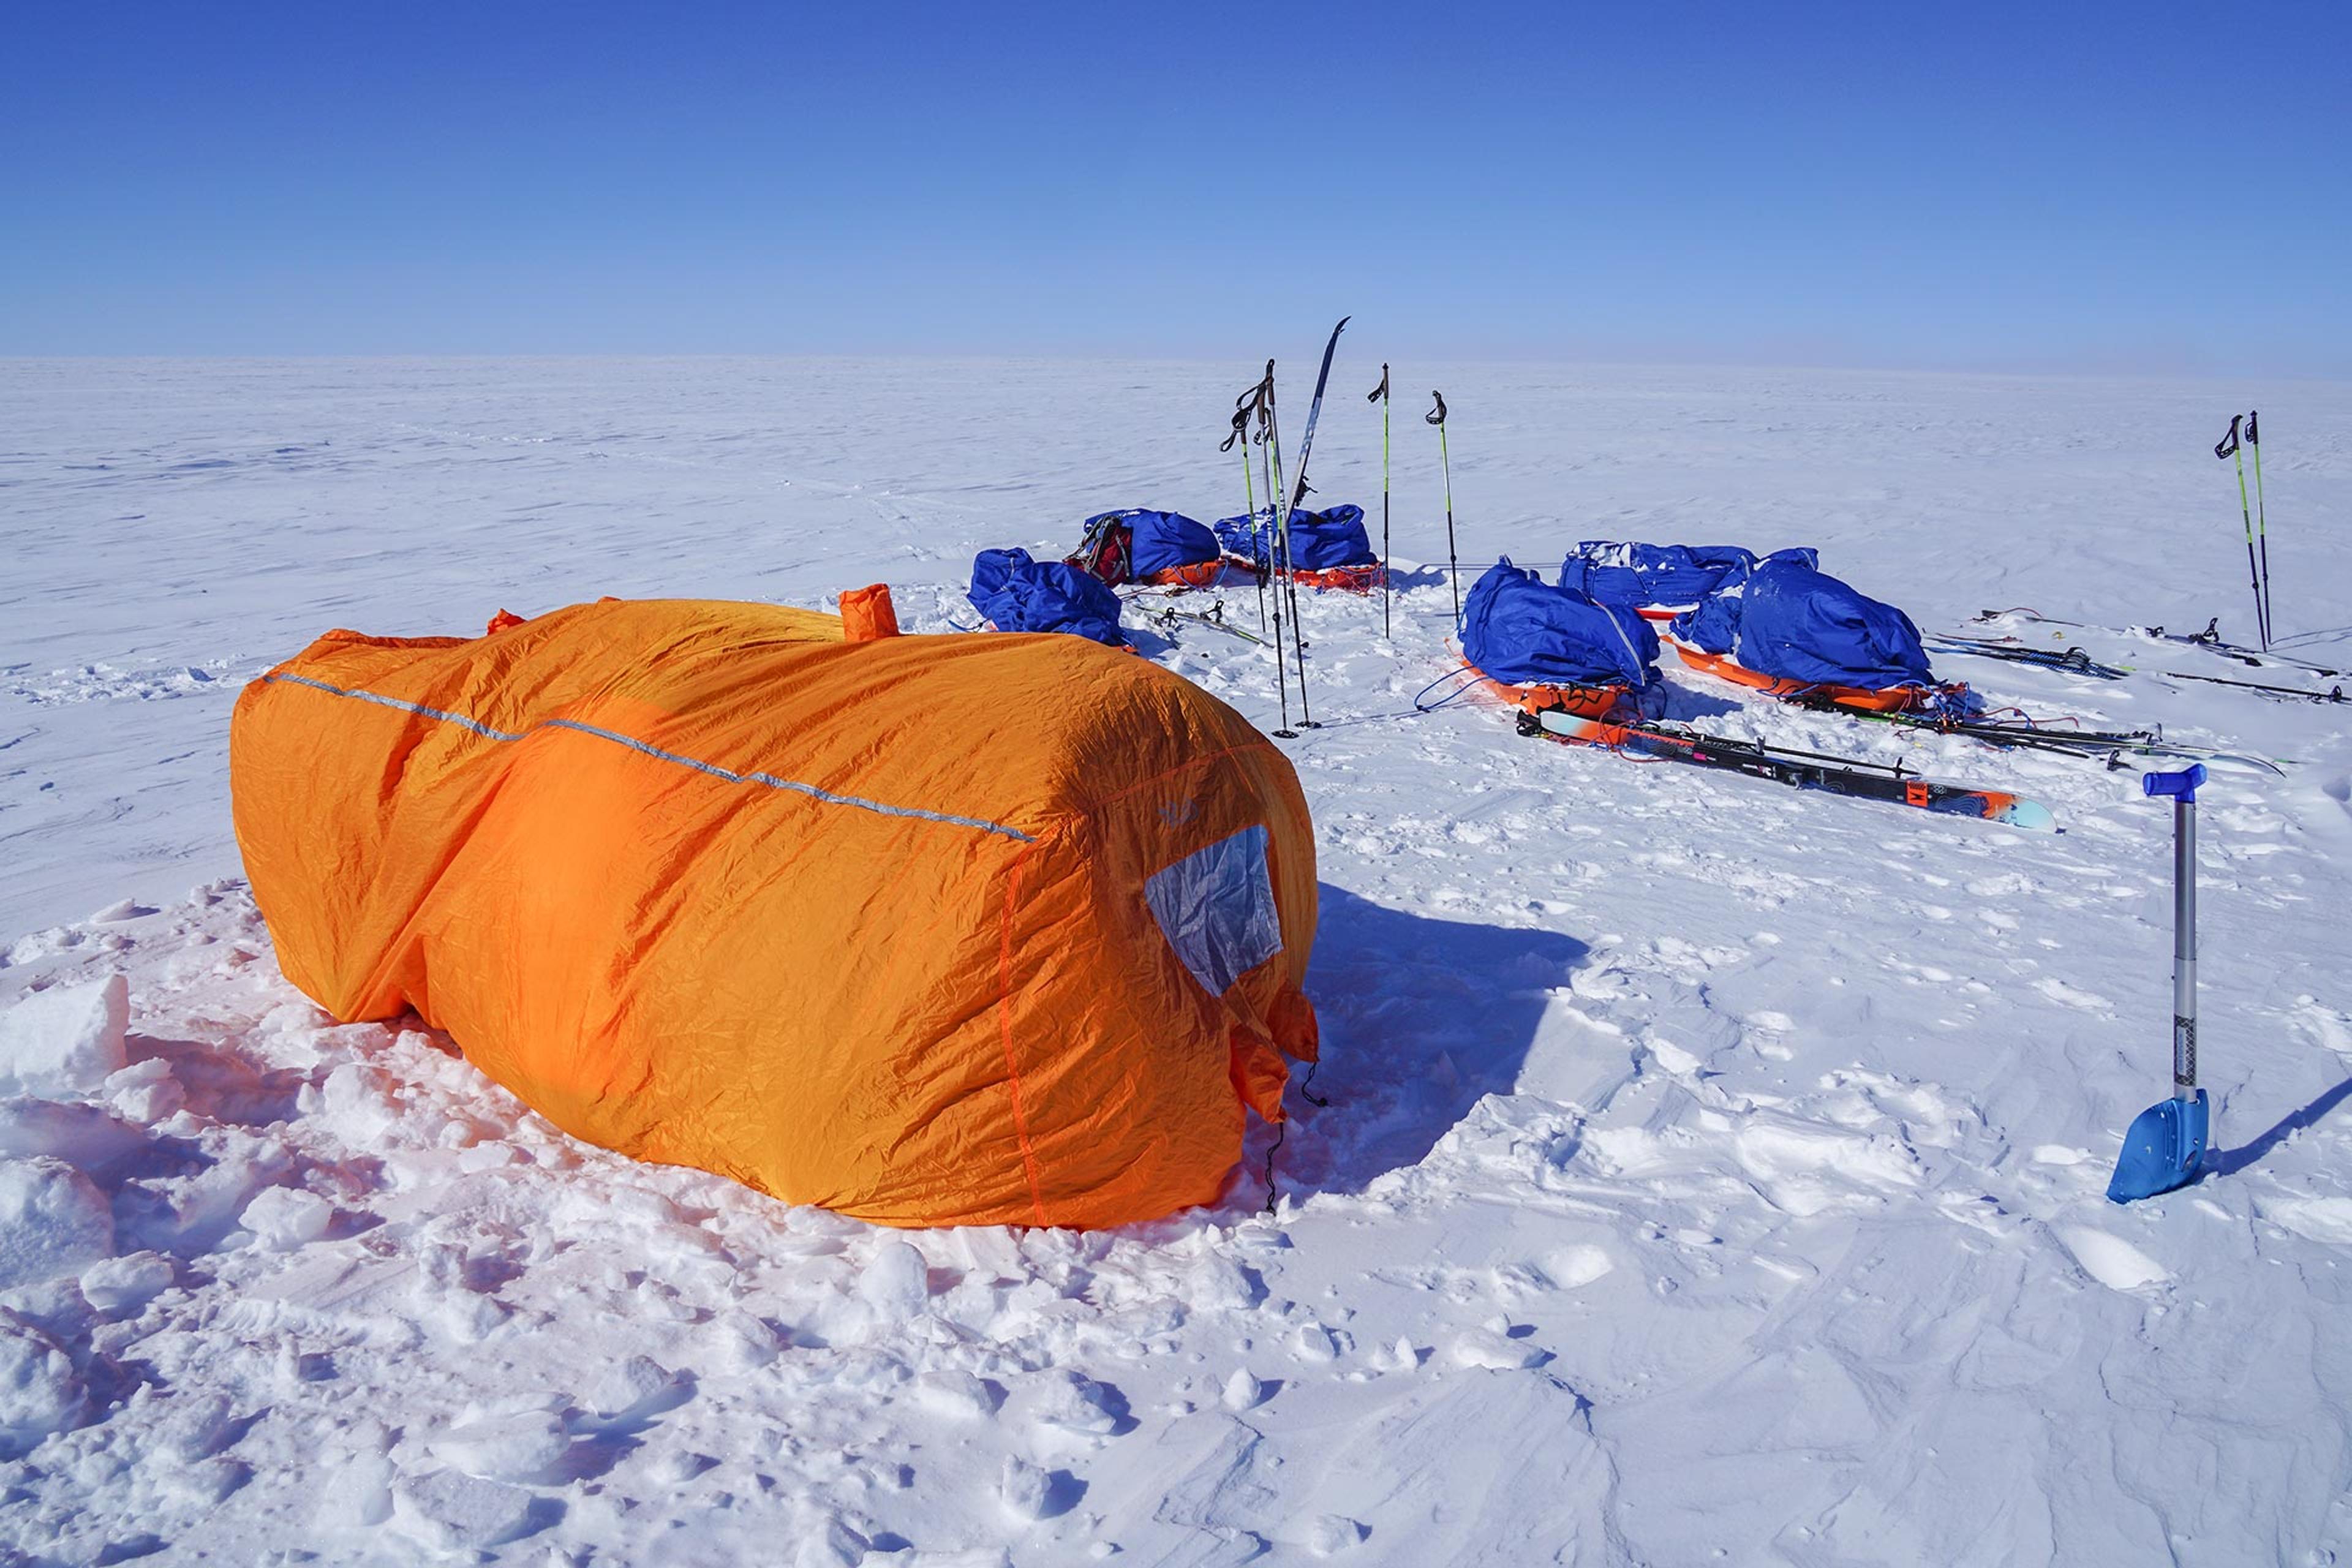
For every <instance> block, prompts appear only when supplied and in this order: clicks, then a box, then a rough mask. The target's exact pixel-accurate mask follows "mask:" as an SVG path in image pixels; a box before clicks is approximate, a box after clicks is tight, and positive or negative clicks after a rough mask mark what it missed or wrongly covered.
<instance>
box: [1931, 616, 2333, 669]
mask: <svg viewBox="0 0 2352 1568" xmlns="http://www.w3.org/2000/svg"><path fill="white" fill-rule="evenodd" d="M2006 616H2024V617H2025V618H2026V619H2027V620H2029V621H2036V622H2039V623H2040V624H2041V625H2042V626H2072V627H2074V629H2075V630H2077V631H2098V630H2101V629H2103V628H2101V627H2098V626H2089V625H2086V624H2085V623H2084V622H2082V621H2062V620H2060V619H2059V618H2058V617H2056V616H2045V615H2043V614H2042V612H2041V611H2039V610H2037V609H2035V608H2033V606H2032V605H2011V606H2010V607H2009V608H2008V609H2006V610H1979V611H1978V612H1977V613H1976V614H1975V615H1974V616H1970V617H1969V619H1970V620H1971V621H1972V622H1983V621H1998V620H2000V619H2002V618H2004V617H2006ZM2124 630H2125V631H2126V632H2128V633H2130V634H2131V635H2132V636H2135V637H2147V638H2149V639H2150V640H2152V641H2156V642H2168V643H2181V644H2184V645H2186V646H2188V647H2201V648H2203V649H2204V650H2205V651H2206V652H2208V653H2210V654H2216V655H2218V656H2220V657H2221V658H2227V659H2231V660H2234V661H2235V662H2237V663H2239V664H2242V665H2246V666H2248V667H2250V668H2255V669H2260V668H2263V667H2264V666H2266V665H2273V664H2278V665H2287V666H2291V667H2293V668H2296V669H2300V670H2305V671H2307V672H2309V673H2310V674H2313V675H2317V676H2324V677H2341V676H2347V675H2352V669H2338V668H2336V667H2334V666H2332V665H2326V664H2315V663H2314V662H2313V661H2312V660H2310V659H2307V658H2294V657H2292V656H2291V655H2288V654H2283V653H2280V652H2278V651H2276V650H2275V649H2272V650H2268V651H2265V650H2263V649H2261V648H2252V647H2246V646H2245V645H2244V644H2243V643H2233V642H2231V641H2228V640H2227V639H2225V638H2224V637H2222V636H2221V618H2220V617H2219V616H2214V617H2212V618H2210V619H2208V620H2207V621H2206V623H2205V629H2204V630H2203V631H2201V632H2168V631H2166V630H2165V629H2164V628H2163V627H2162V626H2127V627H2125V628H2124ZM1962 640H1969V641H1983V640H1986V639H1982V638H1969V639H1962ZM1994 646H1995V647H2005V646H2008V645H2007V644H2003V643H1996V644H1994ZM2126 668H2128V667H2126Z"/></svg>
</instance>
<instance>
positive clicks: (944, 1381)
mask: <svg viewBox="0 0 2352 1568" xmlns="http://www.w3.org/2000/svg"><path fill="white" fill-rule="evenodd" d="M915 1397H916V1398H917V1399H918V1400H919V1401H921V1403H922V1405H923V1406H924V1408H926V1409H928V1410H930V1411H932V1412H934V1413H935V1414H937V1415H948V1416H953V1417H955V1418H957V1419H959V1420H966V1421H978V1420H984V1419H985V1418H987V1417H988V1416H991V1415H995V1414H996V1399H997V1395H996V1391H995V1390H994V1389H993V1388H992V1387H990V1386H989V1385H988V1384H986V1383H985V1382H983V1381H982V1380H981V1379H980V1378H978V1377H975V1376H974V1375H972V1374H971V1373H968V1372H960V1371H956V1370H954V1369H952V1368H950V1369H948V1370H945V1371H941V1372H927V1373H923V1375H922V1376H920V1377H919V1378H917V1379H916V1380H915Z"/></svg>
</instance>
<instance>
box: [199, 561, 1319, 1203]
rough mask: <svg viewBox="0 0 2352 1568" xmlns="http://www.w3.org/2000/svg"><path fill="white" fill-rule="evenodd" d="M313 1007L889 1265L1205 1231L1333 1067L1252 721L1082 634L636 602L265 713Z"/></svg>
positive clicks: (1306, 902) (436, 644)
mask: <svg viewBox="0 0 2352 1568" xmlns="http://www.w3.org/2000/svg"><path fill="white" fill-rule="evenodd" d="M230 777H231V782H232V787H233V795H234V801H235V812H236V834H237V842H238V844H239V846H240V847H241V848H242V849H243V851H244V854H245V860H246V867H247V872H248V874H249V876H250V879H251V881H252V884H253V889H254V893H255V896H256V898H257V900H259V903H260V906H261V910H262V913H263V915H264V917H265V918H266V919H267V921H268V924H269V928H270V931H271V932H272V935H273V936H274V938H275V940H276V942H277V946H278V960H279V963H281V964H282V965H283V967H284V969H285V972H286V974H287V976H288V977H289V979H291V980H292V981H293V982H294V984H297V985H299V987H301V989H302V990H303V991H304V992H305V993H306V994H309V995H310V997H312V998H313V999H314V1000H316V1001H317V1002H318V1003H319V1004H320V1005H321V1006H322V1007H324V1008H326V1009H327V1011H329V1012H330V1013H331V1014H333V1015H334V1016H337V1017H338V1018H341V1019H345V1020H357V1019H371V1018H389V1017H393V1016H398V1015H399V1014H400V1013H401V1012H403V1011H404V1009H407V1008H412V1007H413V1008H414V1009H415V1011H416V1012H417V1013H418V1014H419V1015H420V1016H423V1017H424V1018H425V1019H426V1020H427V1021H428V1022H430V1023H431V1024H433V1025H435V1026H438V1027H440V1028H443V1029H446V1030H447V1031H448V1032H449V1034H450V1035H451V1036H452V1037H454V1038H455V1039H456V1040H457V1044H458V1045H459V1046H460V1047H462V1048H463V1049H464V1050H465V1052H466V1055H467V1058H468V1059H470V1060H471V1061H473V1062H474V1063H476V1064H477V1065H478V1066H479V1067H480V1068H481V1069H482V1070H483V1071H484V1072H486V1073H488V1075H489V1076H490V1077H491V1078H493V1079H497V1080H498V1081H499V1082H500V1083H502V1084H504V1085H506V1086H507V1087H508V1088H509V1089H512V1090H513V1091H514V1092H515V1093H516V1094H518V1095H519V1096H520V1097H521V1098H522V1099H523V1100H525V1101H526V1102H528V1103H529V1104H530V1105H531V1106H533V1107H534V1108H536V1109H537V1110H540V1111H541V1112H543V1113H544V1114H545V1115H546V1116H548V1117H549V1118H550V1119H551V1121H554V1122H555V1123H556V1124H557V1125H559V1126H561V1127H562V1128H564V1129H565V1130H566V1131H570V1132H572V1133H574V1134H576V1135H577V1136H580V1137H582V1138H585V1139H588V1140H591V1141H593V1142H597V1143H601V1144H604V1145H605V1146H607V1147H609V1148H613V1149H617V1150H620V1151H622V1152H625V1153H628V1154H632V1155H635V1156H636V1157H638V1158H641V1159H646V1160H653V1161H659V1162H664V1163H676V1164H688V1165H698V1166H700V1167H703V1168H704V1169H707V1170H711V1171H717V1172H719V1173H723V1174H726V1175H729V1176H732V1177H734V1178H736V1179H738V1180H740V1181H742V1182H746V1183H749V1184H751V1185H752V1186H755V1187H758V1188H760V1189H761V1190H762V1191H765V1192H768V1193H771V1194H774V1195H776V1196H778V1197H780V1198H783V1199H786V1200H789V1201H791V1202H794V1203H809V1204H819V1205H824V1206H825V1207H827V1208H832V1209H836V1210H839V1211H840V1212H842V1213H845V1214H849V1215H857V1216H860V1217H862V1218H866V1219H871V1220H877V1221H881V1222H883V1223H886V1224H892V1225H965V1224H993V1223H1013V1224H1024V1225H1051V1226H1108V1225H1117V1224H1120V1223H1123V1222H1127V1221H1131V1220H1138V1219H1143V1218H1148V1217H1151V1216H1155V1215H1164V1214H1167V1213H1169V1212H1171V1211H1172V1210H1174V1209H1177V1208H1180V1207H1182V1206H1185V1205H1191V1204H1198V1203H1203V1202H1207V1201H1210V1200H1212V1199H1213V1198H1215V1197H1216V1196H1217V1194H1218V1193H1219V1192H1220V1191H1221V1189H1222V1188H1223V1184H1224V1182H1225V1180H1226V1178H1227V1176H1228V1175H1229V1173H1231V1171H1232V1168H1233V1166H1234V1162H1235V1161H1236V1160H1237V1159H1238V1157H1239V1155H1240V1152H1241V1143H1242V1132H1243V1127H1244V1107H1254V1108H1255V1109H1256V1110H1258V1112H1259V1113H1260V1114H1261V1115H1263V1116H1265V1117H1266V1118H1268V1119H1272V1120H1278V1119H1279V1118H1280V1116H1281V1114H1282V1100H1281V1096H1282V1088H1283V1084H1284V1081H1285V1079H1286V1073H1287V1068H1286V1062H1285V1060H1284V1058H1285V1056H1288V1057H1291V1058H1298V1059H1302V1060H1311V1059H1312V1058H1313V1057H1314V1055H1315V1049H1316V1030H1315V1015H1314V1010H1313V1008H1312V1007H1311V1006H1310V1005H1308V1003H1307V998H1306V996H1305V994H1304V992H1303V991H1302V989H1301V983H1302V981H1303V979H1304V976H1305V972H1306V967H1307V951H1308V949H1309V948H1310V947H1311V946H1312V944H1313V941H1314V933H1315V914H1316V909H1315V898H1316V895H1315V847H1314V839H1313V834H1312V830H1311V828H1310V826H1309V824H1308V820H1307V805H1306V801H1305V799H1304V797H1303V796H1302V795H1300V793H1299V788H1298V781H1297V775H1296V774H1295V773H1293V772H1292V770H1291V767H1290V764H1289V763H1288V762H1287V761H1286V759H1285V758H1283V757H1282V755H1281V754H1280V753H1279V752H1276V750H1275V748H1274V746H1273V744H1272V743H1271V742H1268V741H1267V740H1266V739H1265V737H1264V736H1262V735H1260V734H1259V733H1258V732H1257V731H1256V730H1255V729H1254V728H1253V727H1252V726H1251V725H1250V724H1249V722H1248V721H1246V720H1244V719H1243V718H1242V716H1241V715H1240V714H1238V713H1236V712H1234V710H1232V709H1231V708H1229V707H1227V706H1225V704H1223V702H1220V701H1218V700H1216V699H1215V698H1213V697H1212V696H1210V695H1209V694H1207V693H1206V692H1204V691H1202V690H1201V689H1199V688H1197V687H1195V686H1193V685H1192V684H1191V683H1189V682H1187V681H1185V680H1183V679H1181V678H1180V677H1178V676H1175V675H1173V674H1171V673H1170V672H1169V671H1167V670H1165V669H1162V668H1159V667H1158V666H1156V665H1153V664H1151V663H1150V662H1148V661H1146V660H1142V659H1138V658H1131V657H1129V655H1127V654H1126V653H1124V652H1121V651H1118V650H1114V649H1110V648H1106V647H1099V646H1097V645H1096V644H1094V643H1091V642H1088V641H1087V640H1086V639H1085V638H1082V637H1055V636H1050V635H1047V636H999V635H978V636H963V637H878V638H877V639H875V640H872V641H864V642H856V643H846V642H844V641H843V637H842V626H841V622H840V621H839V620H837V619H836V618H835V617H834V616H826V615H820V614H816V613H814V612H809V611H801V610H788V609H779V608H774V607H772V606H767V605H740V604H725V603H716V602H699V601H635V602H623V601H618V600H606V601H604V602H603V603H600V604H595V605H575V606H573V607H572V608H570V609H564V610H559V611H556V612H554V613H552V614H550V615H546V616H540V617H538V618H536V619H533V620H530V621H524V622H521V623H520V624H517V625H513V626H508V627H506V628H505V629H502V630H499V631H496V632H494V633H492V634H490V635H488V636H486V637H478V638H471V639H461V638H455V637H421V638H386V637H362V636H360V635H359V634H357V633H353V632H347V631H336V632H330V633H329V634H328V635H327V636H325V637H321V638H320V640H319V641H318V642H316V643H314V644H312V645H311V646H310V647H309V648H307V649H305V650H304V651H303V652H302V653H301V654H300V655H299V657H297V658H294V659H292V660H290V661H289V662H288V663H286V664H283V665H280V666H278V668H275V669H273V670H271V671H270V672H268V674H267V675H264V676H262V677H261V678H260V679H257V680H256V681H255V682H254V683H253V684H252V685H250V686H248V687H247V689H246V690H245V692H244V693H243V695H242V696H240V697H239V699H238V700H237V705H236V717H235V720H234V722H233V727H232V730H231V734H230Z"/></svg>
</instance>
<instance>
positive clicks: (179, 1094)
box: [105, 1057, 188, 1126]
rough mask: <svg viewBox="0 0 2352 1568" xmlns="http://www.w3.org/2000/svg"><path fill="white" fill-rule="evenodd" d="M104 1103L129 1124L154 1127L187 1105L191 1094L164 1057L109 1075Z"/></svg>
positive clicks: (149, 1059) (136, 1063) (139, 1063)
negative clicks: (130, 1122)
mask: <svg viewBox="0 0 2352 1568" xmlns="http://www.w3.org/2000/svg"><path fill="white" fill-rule="evenodd" d="M105 1100H106V1103H107V1106H108V1108H109V1109H110V1110H112V1111H113V1112H114V1113H115V1114H116V1115H117V1116H120V1117H121V1118H122V1119H123V1120H125V1121H136V1122H140V1123H142V1124H143V1125H147V1126H152V1125H153V1124H154V1123H156V1122H158V1121H163V1119H164V1118H165V1117H167V1116H169V1115H171V1114H172V1112H173V1111H175V1110H179V1109H180V1107H182V1106H183V1105H185V1104H186V1103H187V1102H188V1091H187V1089H186V1087H185V1086H184V1085H183V1084H182V1083H181V1082H180V1080H179V1079H178V1078H177V1077H175V1076H173V1072H172V1064H171V1063H169V1062H167V1061H165V1060H164V1059H163V1058H161V1057H149V1058H147V1059H146V1060H145V1061H143V1062H132V1063H131V1065H130V1066H129V1067H127V1068H123V1069H122V1070H121V1072H118V1073H111V1074H110V1075H108V1077H107V1080H106V1085H105Z"/></svg>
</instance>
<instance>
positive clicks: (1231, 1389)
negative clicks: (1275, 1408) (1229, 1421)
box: [1219, 1366, 1266, 1411]
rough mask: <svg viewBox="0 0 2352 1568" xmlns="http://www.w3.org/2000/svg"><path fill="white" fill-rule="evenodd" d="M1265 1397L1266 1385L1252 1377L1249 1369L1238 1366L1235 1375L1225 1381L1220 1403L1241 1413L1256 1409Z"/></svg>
mask: <svg viewBox="0 0 2352 1568" xmlns="http://www.w3.org/2000/svg"><path fill="white" fill-rule="evenodd" d="M1265 1396H1266V1387H1265V1384H1262V1383H1260V1382H1259V1381H1258V1380H1257V1379H1256V1378H1255V1377H1254V1376H1252V1375H1251V1373H1250V1370H1249V1368H1247V1367H1245V1366H1237V1367H1235V1368H1234V1372H1233V1375H1232V1376H1231V1377H1228V1378H1226V1379H1225V1386H1224V1391H1223V1394H1221V1395H1220V1396H1219V1401H1220V1403H1222V1404H1223V1405H1224V1407H1225V1408H1226V1409H1228V1410H1234V1411H1240V1410H1248V1409H1251V1408H1254V1407H1255V1406H1256V1405H1259V1404H1261V1403H1263V1402H1264V1400H1265Z"/></svg>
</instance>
